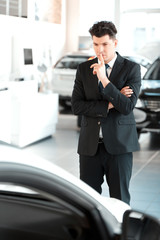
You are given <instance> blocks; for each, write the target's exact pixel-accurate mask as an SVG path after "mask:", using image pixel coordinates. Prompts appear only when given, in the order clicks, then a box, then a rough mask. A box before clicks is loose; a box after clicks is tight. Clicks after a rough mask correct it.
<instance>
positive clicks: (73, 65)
mask: <svg viewBox="0 0 160 240" xmlns="http://www.w3.org/2000/svg"><path fill="white" fill-rule="evenodd" d="M88 58H89V56H82V57H81V56H67V57H64V58H62V59H61V60H60V61H59V62H58V63H57V65H56V68H67V69H77V67H78V65H79V64H80V63H82V62H85V61H87V59H88Z"/></svg>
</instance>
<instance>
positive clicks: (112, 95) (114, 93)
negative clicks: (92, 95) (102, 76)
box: [103, 64, 141, 115]
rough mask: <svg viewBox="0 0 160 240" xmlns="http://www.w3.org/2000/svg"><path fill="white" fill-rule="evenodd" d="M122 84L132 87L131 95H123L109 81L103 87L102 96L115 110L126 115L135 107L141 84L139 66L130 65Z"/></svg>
mask: <svg viewBox="0 0 160 240" xmlns="http://www.w3.org/2000/svg"><path fill="white" fill-rule="evenodd" d="M117 81H118V79H117ZM124 86H130V88H132V89H133V94H132V96H131V97H129V98H128V97H126V96H125V95H123V94H122V93H121V92H120V90H119V89H117V87H115V86H114V84H112V83H111V82H110V83H109V84H108V85H107V86H106V87H105V88H104V89H103V98H104V99H106V100H108V101H109V102H111V103H112V104H113V106H114V108H115V109H116V110H117V111H119V112H120V113H122V114H124V115H127V114H129V113H130V112H131V111H132V110H133V108H134V107H135V105H136V102H137V99H138V96H139V91H140V86H141V73H140V66H139V65H138V64H134V65H131V66H130V69H129V70H128V74H127V80H126V81H125V85H124Z"/></svg>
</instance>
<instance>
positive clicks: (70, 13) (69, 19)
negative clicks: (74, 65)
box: [66, 0, 80, 52]
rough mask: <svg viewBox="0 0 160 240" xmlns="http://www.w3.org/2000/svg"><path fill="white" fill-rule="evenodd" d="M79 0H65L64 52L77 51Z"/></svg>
mask: <svg viewBox="0 0 160 240" xmlns="http://www.w3.org/2000/svg"><path fill="white" fill-rule="evenodd" d="M79 7H80V4H79V0H66V52H72V51H77V50H78V44H79V37H78V34H79V31H78V30H79Z"/></svg>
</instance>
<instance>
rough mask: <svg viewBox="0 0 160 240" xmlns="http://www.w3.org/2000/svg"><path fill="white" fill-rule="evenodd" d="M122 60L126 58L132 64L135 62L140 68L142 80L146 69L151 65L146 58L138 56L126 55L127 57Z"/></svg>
mask: <svg viewBox="0 0 160 240" xmlns="http://www.w3.org/2000/svg"><path fill="white" fill-rule="evenodd" d="M124 58H127V59H129V60H130V61H132V62H136V63H138V64H139V65H140V66H141V76H142V78H143V77H144V75H145V73H146V72H147V69H148V68H149V67H150V65H151V63H152V62H151V61H150V60H149V59H148V58H146V57H143V56H140V55H128V56H124Z"/></svg>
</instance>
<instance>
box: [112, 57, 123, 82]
mask: <svg viewBox="0 0 160 240" xmlns="http://www.w3.org/2000/svg"><path fill="white" fill-rule="evenodd" d="M123 65H124V59H123V58H122V57H121V56H120V55H119V54H118V53H117V59H116V61H115V63H114V65H113V69H112V71H111V74H110V76H109V80H110V81H111V82H112V83H113V84H114V85H115V86H118V75H119V73H120V71H121V69H122V67H123Z"/></svg>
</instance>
